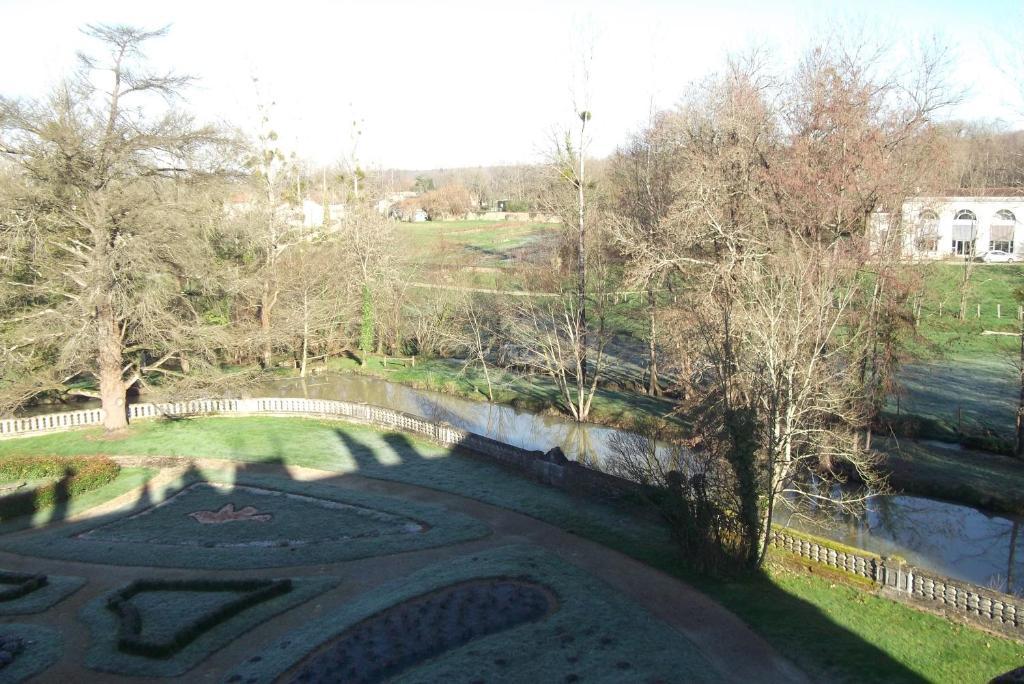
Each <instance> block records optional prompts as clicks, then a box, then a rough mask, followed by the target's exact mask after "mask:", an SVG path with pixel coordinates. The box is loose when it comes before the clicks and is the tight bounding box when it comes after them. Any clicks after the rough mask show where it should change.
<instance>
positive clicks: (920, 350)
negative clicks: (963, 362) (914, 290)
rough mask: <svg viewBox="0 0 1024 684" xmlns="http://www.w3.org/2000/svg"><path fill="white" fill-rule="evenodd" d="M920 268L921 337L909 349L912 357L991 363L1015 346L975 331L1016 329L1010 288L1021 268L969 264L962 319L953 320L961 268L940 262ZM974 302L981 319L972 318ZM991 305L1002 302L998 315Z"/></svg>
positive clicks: (1021, 279)
mask: <svg viewBox="0 0 1024 684" xmlns="http://www.w3.org/2000/svg"><path fill="white" fill-rule="evenodd" d="M922 268H924V269H925V271H924V273H925V281H924V299H923V309H922V310H923V315H922V317H921V327H920V328H919V330H918V332H919V334H920V336H921V339H919V340H918V341H917V343H916V344H913V345H912V347H911V351H912V352H913V353H914V355H915V356H921V357H932V358H936V357H952V358H956V359H971V360H981V361H992V360H995V359H998V358H1001V357H1004V356H1006V355H1007V354H1012V353H1013V352H1014V351H1015V350H1016V349H1017V341H1016V340H1015V339H1014V338H1011V337H1003V336H998V335H993V336H983V335H981V332H982V331H984V330H1001V331H1007V332H1016V331H1017V329H1018V325H1019V324H1018V322H1017V319H1016V316H1017V306H1018V302H1017V300H1016V297H1015V290H1016V289H1017V288H1019V287H1020V286H1022V285H1024V266H1019V265H1016V264H1009V265H1007V264H994V265H989V264H975V265H974V267H973V273H972V275H971V285H970V288H969V294H968V297H967V302H968V304H967V319H966V320H963V321H961V320H958V319H957V318H956V315H957V314H958V312H959V307H960V279H961V278H962V274H963V266H962V265H957V264H947V263H941V264H930V265H928V266H924V267H922ZM940 303H941V304H942V315H941V316H940V315H939V304H940ZM979 304H980V305H981V317H980V318H977V317H976V313H977V308H976V307H977V305H979ZM997 304H1001V305H1002V313H1003V316H1002V318H997V317H996V305H997Z"/></svg>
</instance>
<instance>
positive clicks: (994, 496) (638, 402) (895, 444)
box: [326, 358, 1024, 515]
mask: <svg viewBox="0 0 1024 684" xmlns="http://www.w3.org/2000/svg"><path fill="white" fill-rule="evenodd" d="M326 369H327V370H329V371H331V372H340V373H356V374H361V375H368V376H371V377H374V378H379V379H382V380H387V381H389V382H394V383H398V384H401V385H404V386H407V387H412V388H414V389H423V390H429V391H433V392H440V393H443V394H449V395H452V396H457V397H460V398H463V399H469V400H472V401H478V402H486V401H487V395H486V391H487V390H486V382H485V380H484V378H483V373H482V372H480V371H479V370H473V369H470V370H467V371H466V372H464V373H463V372H460V370H459V366H456V365H455V364H454V363H453V362H446V361H441V360H428V361H424V362H420V361H417V363H416V366H415V367H413V366H411V365H402V364H400V363H396V362H391V363H389V364H387V365H385V364H384V363H382V360H381V359H379V358H371V359H369V360H368V362H367V365H366V366H360V365H359V364H358V362H356V361H353V360H350V359H340V360H332V361H331V362H329V363H328V365H327V366H326ZM491 373H492V375H493V376H494V377H493V378H492V383H493V386H494V398H495V403H498V404H503V405H507V406H511V407H513V408H518V409H521V410H526V411H531V412H533V413H539V414H542V415H559V416H562V417H567V416H565V412H564V411H561V410H559V408H558V406H559V404H558V392H557V388H555V387H554V385H553V384H552V383H550V382H547V383H545V382H544V381H543V379H540V378H536V377H534V378H532V379H529V380H528V379H526V378H522V377H518V376H513V375H511V374H508V373H503V372H501V371H497V370H492V371H491ZM677 408H678V406H677V405H676V404H675V403H674V402H672V401H669V400H666V399H658V398H653V397H648V396H645V395H639V394H635V393H632V392H627V391H614V392H610V391H607V390H599V391H598V394H597V396H596V397H595V399H594V410H593V414H592V415H591V418H590V422H593V423H596V424H598V425H604V426H607V427H612V428H617V429H627V430H628V429H630V428H631V427H632V426H633V421H635V420H636V419H637V418H640V417H645V416H646V417H649V416H651V415H657V416H662V417H665V416H669V417H670V419H671V420H674V421H675V422H676V425H678V426H679V430H680V435H682V434H683V430H684V422H683V419H681V418H678V417H676V416H675V415H673V413H672V412H673V411H674V410H676V409H677ZM874 447H875V448H876V449H877V450H878V451H879V452H880V454H881V457H882V465H883V468H884V469H885V470H886V471H887V472H888V474H889V483H890V485H891V487H892V488H893V490H894V491H896V492H904V493H907V494H913V495H916V496H924V497H929V498H935V499H941V500H943V501H949V502H952V503H958V504H964V505H967V506H974V507H978V508H983V509H987V510H990V511H993V512H998V513H1008V514H1018V515H1024V467H1022V466H1024V464H1021V463H1020V462H1018V461H1016V460H1015V459H1012V458H1010V457H1007V456H1001V455H999V454H993V453H988V452H985V451H979V450H972V449H966V448H962V447H960V446H959V445H958V444H955V443H951V444H946V443H935V442H931V443H930V442H928V441H927V440H914V439H898V438H892V437H890V438H883V437H876V438H875V439H874Z"/></svg>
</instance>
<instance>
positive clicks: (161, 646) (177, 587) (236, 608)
mask: <svg viewBox="0 0 1024 684" xmlns="http://www.w3.org/2000/svg"><path fill="white" fill-rule="evenodd" d="M291 590H292V581H291V580H290V579H278V580H260V579H251V580H244V579H243V580H221V579H186V580H167V579H154V580H136V581H134V582H132V583H131V584H129V585H128V586H127V587H125V588H124V589H121V590H120V591H118V592H116V593H115V594H114V595H113V596H111V597H110V598H109V599H107V608H109V609H110V610H112V611H113V612H114V613H116V614H117V616H118V638H117V647H118V649H120V650H121V651H124V652H125V653H131V654H134V655H140V656H144V657H146V658H169V657H171V656H172V655H174V654H175V653H177V652H178V651H180V650H181V649H183V648H185V647H186V646H188V645H189V644H190V643H192V642H193V641H194V640H195V639H196V638H198V637H199V636H200V635H201V634H202V633H203V632H206V631H208V630H210V629H212V628H213V627H216V626H217V625H219V624H220V623H222V622H225V621H226V620H229V619H231V618H232V617H234V616H235V615H238V614H239V613H241V612H242V611H243V610H245V609H247V608H251V607H252V606H255V605H256V604H258V603H262V602H264V601H267V600H269V599H272V598H274V597H277V596H280V595H282V594H286V593H288V592H289V591H291ZM146 591H196V592H203V591H211V592H212V591H240V592H241V591H244V592H247V593H245V594H243V595H241V596H239V597H238V598H237V599H235V600H234V601H230V602H228V603H225V604H223V605H222V606H220V607H219V608H217V609H216V610H214V611H211V612H209V613H205V614H203V615H201V616H199V617H197V618H196V619H195V620H193V621H192V622H189V623H188V624H186V625H184V626H183V627H181V628H180V629H179V630H178V631H176V632H175V633H174V634H173V635H172V636H171V637H170V638H168V639H166V640H161V641H151V640H148V639H145V638H144V637H142V635H141V633H142V616H141V615H140V614H139V611H138V609H137V608H136V607H135V606H134V605H132V603H131V598H132V597H133V596H135V595H136V594H140V593H143V592H146Z"/></svg>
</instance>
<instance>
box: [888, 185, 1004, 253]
mask: <svg viewBox="0 0 1024 684" xmlns="http://www.w3.org/2000/svg"><path fill="white" fill-rule="evenodd" d="M902 218H903V226H904V252H905V253H906V254H908V255H910V256H913V257H915V258H918V259H943V258H955V257H958V256H959V257H963V256H966V255H982V254H984V253H985V252H990V251H997V250H998V251H1003V252H1008V253H1010V254H1015V255H1018V256H1022V255H1024V226H1022V225H1021V222H1020V220H1021V219H1022V218H1024V189H1016V188H1012V189H1006V188H1003V189H995V190H975V191H963V190H960V191H956V193H955V194H954V193H951V194H949V195H942V196H928V197H911V198H908V199H907V200H906V201H905V202H904V203H903V217H902Z"/></svg>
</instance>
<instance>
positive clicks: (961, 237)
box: [953, 209, 978, 256]
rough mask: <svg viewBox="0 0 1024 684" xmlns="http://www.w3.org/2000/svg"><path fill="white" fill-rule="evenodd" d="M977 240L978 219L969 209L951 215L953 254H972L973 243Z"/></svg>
mask: <svg viewBox="0 0 1024 684" xmlns="http://www.w3.org/2000/svg"><path fill="white" fill-rule="evenodd" d="M977 238H978V217H977V216H976V215H975V213H974V212H973V211H971V210H970V209H961V210H959V211H958V212H956V213H955V214H954V215H953V254H963V255H966V256H970V255H972V254H974V241H975V240H976V239H977Z"/></svg>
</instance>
